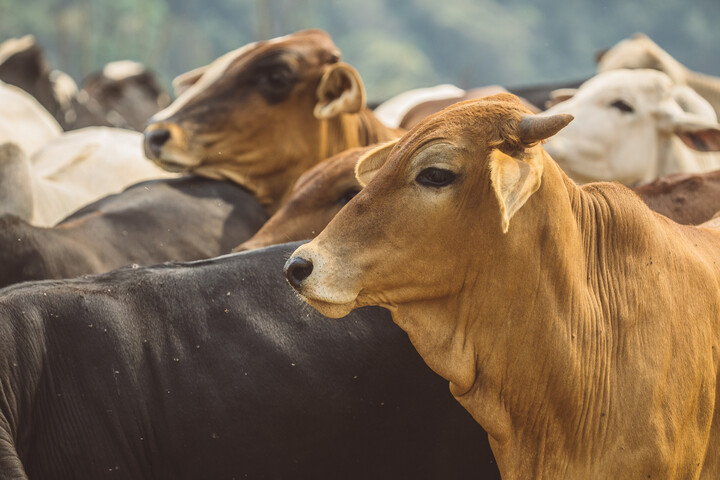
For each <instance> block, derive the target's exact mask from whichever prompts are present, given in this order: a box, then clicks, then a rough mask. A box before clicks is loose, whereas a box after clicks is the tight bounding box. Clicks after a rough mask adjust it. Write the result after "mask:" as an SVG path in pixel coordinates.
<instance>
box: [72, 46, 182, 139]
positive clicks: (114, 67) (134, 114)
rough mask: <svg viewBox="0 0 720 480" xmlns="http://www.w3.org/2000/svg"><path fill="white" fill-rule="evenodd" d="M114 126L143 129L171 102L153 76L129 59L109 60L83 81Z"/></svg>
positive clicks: (90, 95)
mask: <svg viewBox="0 0 720 480" xmlns="http://www.w3.org/2000/svg"><path fill="white" fill-rule="evenodd" d="M83 90H84V91H85V93H87V95H88V97H89V98H91V99H93V100H94V101H96V102H97V104H98V105H99V106H100V107H101V109H102V111H103V112H104V113H105V115H106V116H107V117H108V120H109V121H110V122H112V123H113V125H115V126H117V127H121V128H130V129H133V130H140V131H142V130H143V129H144V128H145V126H146V124H147V121H148V120H149V119H150V117H152V116H153V115H154V114H155V113H157V112H158V111H159V110H160V109H162V108H165V107H167V106H168V104H169V103H170V97H169V96H168V94H167V93H165V92H164V91H163V89H162V87H160V84H159V83H158V81H157V79H156V78H155V75H154V74H153V73H152V72H151V71H149V70H148V69H147V68H146V67H145V66H144V65H142V64H141V63H138V62H132V61H129V60H121V61H117V62H111V63H108V64H107V65H105V67H104V68H103V69H102V71H100V72H98V73H95V74H93V75H90V76H88V77H87V78H86V79H85V82H84V84H83Z"/></svg>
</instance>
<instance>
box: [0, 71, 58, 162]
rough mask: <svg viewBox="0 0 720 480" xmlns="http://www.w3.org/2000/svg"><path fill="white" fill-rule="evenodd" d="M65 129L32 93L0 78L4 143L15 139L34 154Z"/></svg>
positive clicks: (1, 138) (0, 132) (0, 137)
mask: <svg viewBox="0 0 720 480" xmlns="http://www.w3.org/2000/svg"><path fill="white" fill-rule="evenodd" d="M61 133H62V128H61V127H60V124H59V123H58V122H57V121H56V120H55V118H53V116H52V115H50V113H49V112H48V111H47V110H45V108H44V107H43V106H42V105H40V103H39V102H38V101H37V100H35V98H33V96H32V95H30V94H29V93H27V92H26V91H24V90H22V89H20V88H18V87H15V86H13V85H8V84H7V83H4V82H2V81H0V144H2V143H5V142H14V143H15V144H17V145H18V146H19V147H20V148H21V149H22V150H23V151H24V152H25V153H26V154H27V155H32V154H33V153H35V152H36V151H37V150H38V149H40V148H41V147H42V146H43V145H45V144H46V143H47V142H48V141H50V140H51V139H53V138H57V137H59V136H60V134H61Z"/></svg>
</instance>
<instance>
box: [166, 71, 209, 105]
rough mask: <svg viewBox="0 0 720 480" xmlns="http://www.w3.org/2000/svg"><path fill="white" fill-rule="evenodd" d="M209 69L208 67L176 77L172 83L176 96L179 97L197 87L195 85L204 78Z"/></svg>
mask: <svg viewBox="0 0 720 480" xmlns="http://www.w3.org/2000/svg"><path fill="white" fill-rule="evenodd" d="M207 68H208V66H207V65H206V66H204V67H199V68H196V69H195V70H190V71H189V72H185V73H182V74H180V75H178V76H177V77H175V78H174V79H173V81H172V87H173V92H175V96H176V97H179V96H180V95H182V94H183V93H184V92H185V90H187V89H188V88H190V87H192V86H193V85H195V83H196V82H197V81H198V80H200V77H202V76H203V74H204V73H205V70H207Z"/></svg>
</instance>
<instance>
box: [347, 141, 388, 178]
mask: <svg viewBox="0 0 720 480" xmlns="http://www.w3.org/2000/svg"><path fill="white" fill-rule="evenodd" d="M397 142H398V140H393V141H391V142H387V143H383V144H382V145H380V146H378V147H376V148H373V149H372V150H370V151H369V152H367V153H366V154H365V155H363V156H362V157H360V159H359V160H358V162H357V164H355V178H357V181H358V182H360V185H362V186H363V188H364V187H365V185H367V184H368V183H369V182H370V180H372V179H373V177H374V176H375V174H376V173H377V172H378V170H380V168H381V167H382V166H383V165H385V162H386V161H387V158H388V156H389V155H390V151H391V150H392V149H393V147H394V146H395V144H397Z"/></svg>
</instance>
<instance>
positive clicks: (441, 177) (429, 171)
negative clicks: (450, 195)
mask: <svg viewBox="0 0 720 480" xmlns="http://www.w3.org/2000/svg"><path fill="white" fill-rule="evenodd" d="M456 176H457V175H455V172H452V171H450V170H445V169H444V168H436V167H430V168H426V169H425V170H423V171H422V172H420V173H419V174H418V176H417V177H416V178H415V181H416V182H417V183H419V184H420V185H424V186H426V187H444V186H446V185H450V184H451V183H452V182H453V181H454V180H455V177H456Z"/></svg>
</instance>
